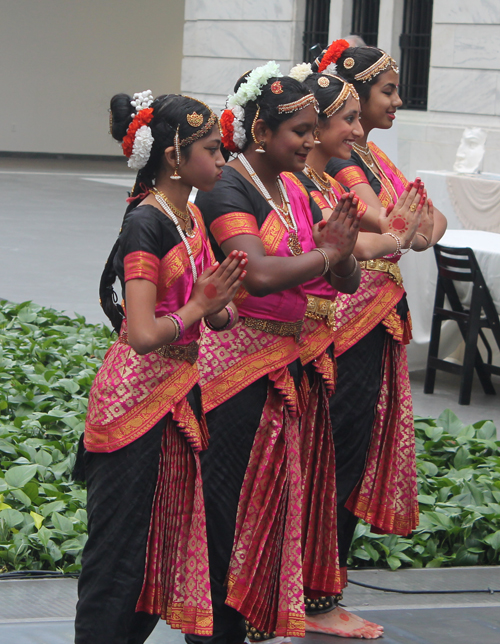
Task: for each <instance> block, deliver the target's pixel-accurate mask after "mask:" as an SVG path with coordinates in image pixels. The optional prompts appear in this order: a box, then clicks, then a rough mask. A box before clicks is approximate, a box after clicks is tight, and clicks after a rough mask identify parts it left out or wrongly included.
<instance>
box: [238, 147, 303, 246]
mask: <svg viewBox="0 0 500 644" xmlns="http://www.w3.org/2000/svg"><path fill="white" fill-rule="evenodd" d="M238 159H239V160H240V161H241V163H242V164H243V166H244V168H245V170H246V171H247V172H248V174H249V175H250V179H251V180H252V181H253V182H254V184H255V186H256V187H257V188H258V190H259V191H260V193H261V194H262V196H263V197H264V199H265V200H266V201H267V202H268V203H269V205H270V206H272V208H273V210H274V211H275V212H276V214H277V215H278V217H279V218H280V219H281V223H282V224H283V226H284V227H285V230H286V231H287V232H288V240H287V245H288V250H289V251H290V253H291V254H292V255H301V254H302V253H303V252H304V251H303V250H302V246H301V244H300V240H299V235H298V228H297V222H296V221H295V217H294V216H293V212H292V207H291V206H290V200H289V199H288V194H287V192H286V188H285V184H284V183H283V181H282V179H281V177H278V178H277V179H276V184H277V186H278V191H279V193H280V197H281V201H282V203H283V206H278V204H277V203H276V202H275V201H274V200H273V198H272V197H271V195H270V194H269V191H268V190H267V188H266V186H265V185H264V184H263V183H262V181H261V180H260V179H259V176H258V175H257V173H256V172H255V170H254V169H253V168H252V166H251V165H250V162H249V161H248V159H247V158H246V157H245V155H244V154H238Z"/></svg>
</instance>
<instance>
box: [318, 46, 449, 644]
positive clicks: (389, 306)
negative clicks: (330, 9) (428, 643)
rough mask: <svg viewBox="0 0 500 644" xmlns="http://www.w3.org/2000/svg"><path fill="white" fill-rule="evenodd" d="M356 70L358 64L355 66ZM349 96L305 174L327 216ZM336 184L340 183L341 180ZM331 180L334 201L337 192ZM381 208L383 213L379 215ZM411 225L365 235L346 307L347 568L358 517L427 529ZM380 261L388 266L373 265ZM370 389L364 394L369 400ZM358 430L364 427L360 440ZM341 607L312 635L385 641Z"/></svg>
mask: <svg viewBox="0 0 500 644" xmlns="http://www.w3.org/2000/svg"><path fill="white" fill-rule="evenodd" d="M346 47H348V43H346V42H345V41H340V42H339V41H337V42H336V43H333V44H332V46H331V47H330V48H329V49H328V50H327V51H326V52H324V54H323V55H322V57H320V59H319V60H318V61H316V63H315V64H313V69H314V68H315V67H316V69H320V70H328V71H336V69H335V68H334V69H332V68H331V67H330V69H328V65H330V64H332V63H333V64H334V63H335V62H336V60H337V59H338V58H339V57H340V56H343V57H345V58H347V57H348V56H347V54H348V53H349V52H350V51H352V49H349V50H347V51H344V50H345V48H346ZM349 65H351V62H350V61H348V62H347V66H348V67H349ZM337 68H338V69H339V70H342V67H341V66H340V63H337ZM391 73H393V70H392V68H391ZM322 77H324V75H323V76H322ZM318 81H320V85H319V87H321V85H324V88H322V89H328V88H329V87H330V85H332V84H334V80H333V79H331V78H329V79H327V80H320V79H319V78H315V77H314V76H311V77H309V79H308V81H306V83H315V82H316V83H317V82H318ZM327 81H329V84H328V85H327ZM322 89H320V90H318V94H320V92H321V91H322ZM342 92H343V94H344V98H345V99H347V102H346V103H345V104H344V110H343V111H341V112H340V114H338V116H337V118H338V120H339V121H340V123H339V127H338V129H337V128H336V127H335V125H336V122H335V121H333V118H335V117H334V116H332V119H329V120H330V121H331V123H328V121H325V120H324V119H323V120H322V119H320V125H319V128H318V138H319V140H320V141H322V143H321V145H318V146H317V148H318V150H317V152H316V150H315V151H314V152H312V153H311V155H310V157H309V158H308V167H307V168H306V170H305V174H306V177H307V180H308V181H307V180H306V183H308V187H309V188H310V189H311V190H312V192H313V194H314V193H315V194H316V198H317V199H318V202H321V200H322V201H323V207H324V212H327V210H326V206H327V204H325V195H326V196H329V197H330V200H333V202H334V199H335V192H336V190H338V187H337V185H338V184H337V185H336V182H335V181H334V180H331V179H330V178H329V177H327V176H325V175H324V174H323V171H324V167H325V163H326V154H325V151H326V148H327V147H328V146H329V145H332V144H333V143H334V142H335V139H336V137H337V136H338V137H339V138H338V152H339V153H340V154H339V153H338V154H336V156H337V157H344V159H345V158H346V157H348V156H350V150H349V147H350V146H351V145H352V144H353V143H354V135H355V134H356V132H352V131H351V132H349V127H348V126H349V121H351V122H354V121H355V120H356V119H357V117H358V115H359V111H357V110H356V105H355V101H352V97H353V94H357V93H359V88H358V86H357V85H355V86H354V87H353V86H352V85H350V84H348V83H344V87H343V88H342V90H341V92H340V94H342ZM340 94H339V96H340ZM349 95H350V96H349ZM325 98H326V96H325ZM350 100H351V113H349V101H350ZM320 105H321V104H320ZM340 105H342V103H340ZM358 109H359V108H358ZM365 109H366V104H365V103H364V102H363V98H362V97H361V110H362V124H363V129H364V127H365V119H364V116H365ZM332 111H333V109H332ZM339 111H340V110H339ZM342 121H343V123H342ZM342 128H344V133H342ZM358 130H359V131H360V135H361V136H363V134H362V129H361V128H359V127H358ZM340 135H342V136H340ZM331 151H332V152H333V149H332V150H331ZM334 163H345V164H347V163H349V161H347V160H346V161H344V162H342V161H340V160H339V159H332V160H331V161H330V162H329V164H328V165H327V167H326V170H327V172H328V171H329V170H330V169H331V167H332V166H333V165H334ZM391 176H392V175H391ZM336 178H337V179H339V175H337V177H336ZM342 179H343V180H344V177H343V176H342ZM328 183H329V184H330V185H331V186H332V190H333V194H332V192H331V191H328V189H327V188H328V185H327V184H328ZM416 186H418V188H419V195H420V196H421V199H420V203H419V204H418V206H417V204H416V202H415V203H413V204H412V205H411V208H412V210H414V211H415V210H417V209H420V208H421V212H422V221H421V223H420V225H421V227H420V228H419V229H418V232H417V235H416V236H415V237H414V238H413V245H414V246H415V248H416V249H424V248H425V247H427V246H428V242H429V241H430V242H431V243H432V242H433V240H434V241H435V239H433V237H432V235H433V208H432V203H431V202H427V201H426V200H425V193H424V192H423V186H421V184H420V182H419V181H418V180H416V181H415V182H414V185H413V190H415V187H416ZM350 187H353V186H352V185H351V186H350ZM407 187H408V186H407V182H406V180H404V177H402V175H401V180H400V181H399V183H398V184H397V185H396V188H394V186H392V192H391V199H390V200H389V199H387V200H384V202H383V203H384V205H385V206H387V207H388V209H390V208H392V207H394V208H397V207H398V206H399V205H401V199H400V198H401V196H402V195H403V193H404V191H405V188H407ZM410 187H411V184H410ZM318 193H321V194H318ZM359 196H360V199H362V200H363V201H364V202H365V203H366V204H367V212H366V213H365V215H364V218H363V226H365V225H366V228H371V226H372V225H373V224H374V225H375V228H371V230H376V228H377V218H376V217H375V213H376V212H377V210H379V209H380V207H381V205H382V204H381V203H380V202H379V201H378V200H376V199H371V200H370V199H368V198H366V195H365V194H364V193H359ZM394 204H397V205H396V206H394ZM372 208H373V209H374V213H373V215H372V216H371V217H370V210H371V209H372ZM393 212H394V211H393ZM367 215H368V216H367ZM438 217H439V215H438ZM365 218H366V224H365ZM410 226H411V224H410V222H409V221H408V218H407V217H403V216H399V215H396V216H393V217H392V218H391V217H389V218H384V217H382V218H379V221H378V228H379V231H380V232H385V233H386V234H382V235H378V240H377V238H376V237H377V236H374V235H369V234H362V235H360V236H359V238H358V242H357V249H356V248H355V250H354V253H355V254H357V252H358V253H359V255H358V258H359V259H363V260H368V261H363V262H362V266H363V272H362V281H361V286H360V289H358V291H357V292H356V293H355V294H354V295H340V296H339V298H338V300H337V313H336V322H337V326H338V330H337V332H336V334H335V354H336V356H337V362H338V385H337V392H336V394H335V396H333V397H332V398H331V400H330V413H331V419H332V425H333V430H334V443H335V453H336V465H337V473H336V480H337V494H338V499H337V502H338V514H337V521H338V543H339V558H340V565H341V566H342V567H345V566H346V563H347V555H348V550H349V546H350V543H351V541H352V536H353V534H354V529H355V526H356V522H357V517H358V516H362V518H364V519H365V520H366V521H368V522H369V523H371V524H372V525H373V526H374V527H375V528H376V529H378V530H381V531H384V532H393V533H397V534H408V533H409V532H410V531H411V530H412V529H413V528H414V527H415V526H416V525H417V522H418V504H417V501H416V475H415V457H414V438H413V424H412V408H411V392H410V387H409V380H408V371H407V365H406V351H405V348H404V343H405V342H408V341H409V337H410V325H409V320H408V315H407V313H408V312H407V306H406V299H405V298H404V288H403V286H402V280H401V273H400V271H399V268H398V267H397V264H396V263H395V260H397V259H398V257H399V251H401V249H403V252H405V251H404V249H405V248H408V247H409V245H410V244H409V242H410V241H411V240H412V235H413V234H414V232H415V229H414V230H413V232H412V231H410ZM384 227H385V229H384ZM370 238H372V239H370ZM388 245H389V246H388ZM370 246H372V249H373V250H376V249H377V247H378V250H379V253H380V254H378V253H374V254H371V252H370ZM377 255H378V257H379V258H380V259H371V258H376V257H377ZM384 255H387V257H384ZM360 391H363V395H362V396H360V394H359V392H360ZM353 427H355V428H356V430H357V431H356V432H355V433H353V431H352V428H353ZM344 570H345V568H344ZM335 605H336V601H335V600H333V599H330V598H328V599H325V598H323V599H322V600H321V601H311V602H308V610H307V612H308V617H307V623H306V628H307V630H311V631H318V632H325V633H331V634H335V635H340V636H345V637H365V638H376V637H379V636H380V635H381V634H382V632H383V629H382V628H381V627H379V626H377V625H375V624H372V623H369V622H366V621H364V620H361V619H360V618H358V617H356V616H354V615H352V614H350V613H347V612H346V611H344V610H343V609H341V608H336V610H332V608H334V607H335Z"/></svg>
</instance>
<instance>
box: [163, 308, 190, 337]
mask: <svg viewBox="0 0 500 644" xmlns="http://www.w3.org/2000/svg"><path fill="white" fill-rule="evenodd" d="M163 317H164V318H168V319H169V320H172V322H173V323H174V327H175V336H174V339H173V340H171V342H177V340H180V339H181V338H182V336H183V335H184V332H185V330H186V329H185V327H184V322H183V321H182V318H181V316H180V315H177V313H168V315H164V316H163Z"/></svg>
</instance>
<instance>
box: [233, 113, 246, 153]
mask: <svg viewBox="0 0 500 644" xmlns="http://www.w3.org/2000/svg"><path fill="white" fill-rule="evenodd" d="M231 111H232V112H233V114H234V121H233V141H234V144H235V145H236V147H238V148H239V149H240V150H243V148H244V147H245V143H246V142H247V135H246V134H245V129H244V128H243V121H244V119H245V110H244V109H243V108H242V107H240V106H239V105H235V106H234V107H233V108H232V110H231Z"/></svg>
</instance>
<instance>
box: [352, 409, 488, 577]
mask: <svg viewBox="0 0 500 644" xmlns="http://www.w3.org/2000/svg"><path fill="white" fill-rule="evenodd" d="M415 435H416V447H417V471H418V491H419V495H418V501H419V505H420V524H419V526H418V528H417V529H416V530H415V531H414V532H413V534H412V535H411V537H410V538H403V537H398V536H395V535H386V536H384V535H377V534H371V533H370V526H368V525H366V524H365V523H363V522H360V523H359V524H358V526H357V528H356V532H355V535H354V540H353V543H352V547H351V555H350V561H349V563H350V565H356V566H367V565H370V566H373V565H377V566H389V567H390V568H392V569H393V570H395V569H396V568H399V567H400V566H413V567H416V568H421V567H440V566H473V565H482V564H498V563H500V441H498V440H497V433H496V428H495V425H494V424H493V423H492V422H491V421H484V420H483V421H480V422H477V423H474V424H473V425H464V424H463V423H462V422H461V421H460V420H459V419H458V418H457V416H456V415H455V414H454V413H453V412H452V411H450V410H449V409H446V410H445V411H444V412H443V413H442V414H441V415H440V416H439V418H438V419H437V420H434V419H432V418H416V419H415Z"/></svg>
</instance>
